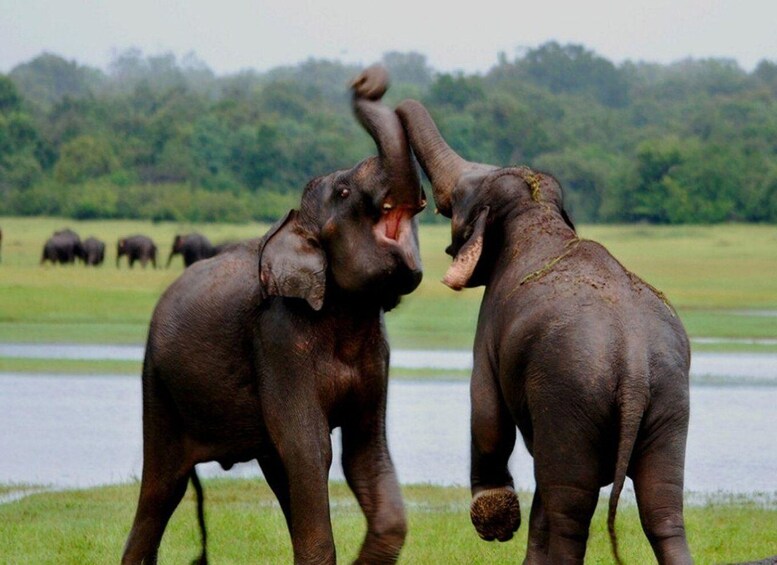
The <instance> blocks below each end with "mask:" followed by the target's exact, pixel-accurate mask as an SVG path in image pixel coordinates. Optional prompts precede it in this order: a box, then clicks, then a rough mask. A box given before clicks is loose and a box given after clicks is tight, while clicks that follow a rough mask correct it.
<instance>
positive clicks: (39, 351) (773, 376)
mask: <svg viewBox="0 0 777 565" xmlns="http://www.w3.org/2000/svg"><path fill="white" fill-rule="evenodd" d="M698 340H700V341H702V340H704V343H718V342H720V341H721V340H719V339H717V338H715V339H714V340H712V338H698ZM710 340H712V341H710ZM776 343H777V342H776ZM143 351H144V349H143V346H140V345H69V344H17V343H0V357H16V358H34V359H86V360H99V359H108V360H114V361H142V360H143ZM391 366H392V367H395V368H403V369H428V368H431V369H439V370H461V369H471V368H472V353H471V352H470V351H462V350H403V349H395V350H393V351H392V352H391ZM691 375H692V376H693V377H739V378H742V379H750V380H765V379H766V380H774V381H775V384H777V354H774V353H760V354H752V353H706V352H699V353H694V354H693V356H692V361H691Z"/></svg>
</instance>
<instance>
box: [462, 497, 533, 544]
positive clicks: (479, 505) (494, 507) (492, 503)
mask: <svg viewBox="0 0 777 565" xmlns="http://www.w3.org/2000/svg"><path fill="white" fill-rule="evenodd" d="M469 515H470V518H471V519H472V524H473V525H474V526H475V529H476V530H477V532H478V535H479V536H480V537H481V538H483V539H484V540H486V541H493V540H495V539H497V540H499V541H507V540H509V539H511V538H512V537H513V532H515V531H516V530H517V529H518V526H520V525H521V506H520V504H519V503H518V496H516V494H515V491H514V490H513V489H512V488H510V487H501V488H494V489H488V490H484V491H481V492H479V493H477V494H476V495H475V496H474V497H473V498H472V503H471V504H470V507H469Z"/></svg>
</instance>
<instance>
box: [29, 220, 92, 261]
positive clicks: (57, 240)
mask: <svg viewBox="0 0 777 565" xmlns="http://www.w3.org/2000/svg"><path fill="white" fill-rule="evenodd" d="M83 257H84V247H83V243H81V238H80V237H79V236H78V234H77V233H76V232H74V231H73V230H71V229H70V228H65V229H62V230H58V231H55V232H54V235H52V236H51V237H50V238H49V239H48V240H46V243H45V244H44V245H43V254H42V255H41V258H40V264H41V265H43V264H44V263H45V262H46V261H51V263H52V264H56V263H62V264H63V265H65V264H68V263H75V262H76V259H79V258H81V259H83Z"/></svg>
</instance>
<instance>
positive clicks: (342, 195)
mask: <svg viewBox="0 0 777 565" xmlns="http://www.w3.org/2000/svg"><path fill="white" fill-rule="evenodd" d="M350 194H351V190H350V189H349V188H346V187H343V188H341V189H339V190H338V191H337V195H338V196H339V197H340V198H348V196H350Z"/></svg>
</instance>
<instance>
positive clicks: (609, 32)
mask: <svg viewBox="0 0 777 565" xmlns="http://www.w3.org/2000/svg"><path fill="white" fill-rule="evenodd" d="M550 40H556V41H558V42H559V43H562V44H566V43H577V44H582V45H584V46H585V47H586V48H588V49H591V50H593V51H595V52H596V53H597V54H599V55H601V56H603V57H606V58H607V59H609V60H610V61H612V62H614V63H616V64H618V63H621V62H623V61H624V60H627V59H630V60H632V61H650V62H658V63H670V62H673V61H677V60H680V59H683V58H686V57H694V58H705V57H725V58H731V59H736V60H737V61H738V62H739V64H740V65H741V66H742V67H743V68H745V69H746V70H752V69H753V68H754V67H755V65H756V64H757V63H758V62H759V61H760V60H762V59H768V60H771V61H777V1H775V0H610V1H608V0H565V1H559V0H532V1H531V2H527V1H525V0H458V1H456V0H453V1H452V0H444V1H441V0H435V1H433V2H428V1H425V0H393V1H391V2H380V3H378V2H369V1H367V0H362V1H356V0H253V1H251V0H0V72H8V71H10V70H11V69H12V68H13V67H14V66H15V65H17V64H19V63H23V62H26V61H29V60H30V59H32V58H33V57H35V56H36V55H38V54H40V53H41V52H43V51H49V52H52V53H55V54H58V55H61V56H63V57H65V58H67V59H75V60H76V61H78V62H79V63H81V64H88V65H91V66H97V67H100V68H106V66H107V64H108V63H109V62H110V60H111V59H112V56H113V54H114V53H116V52H117V51H123V50H125V49H128V48H131V47H137V48H140V49H141V50H142V51H143V52H144V54H146V55H156V54H159V53H163V52H173V53H175V54H176V55H178V56H183V55H185V54H186V53H189V52H194V53H196V55H197V56H198V57H199V58H200V59H201V60H203V61H204V62H205V63H206V64H207V65H208V66H209V67H210V68H211V69H213V70H214V71H215V72H216V73H218V74H225V73H232V72H236V71H239V70H241V69H246V68H253V69H256V70H259V71H264V70H267V69H270V68H272V67H276V66H278V65H284V64H291V65H293V64H296V63H298V62H300V61H304V60H305V59H307V58H309V57H315V58H326V59H339V60H341V61H343V62H348V63H360V64H369V63H372V62H374V61H376V60H378V59H380V57H381V55H382V54H383V53H384V52H386V51H402V52H407V51H417V52H420V53H423V54H424V55H426V56H427V59H428V62H429V64H430V65H431V66H432V67H433V68H434V69H436V70H438V71H454V70H463V71H465V72H468V73H470V72H485V71H487V70H488V69H489V68H490V67H491V66H492V65H493V64H495V63H496V60H497V54H498V53H499V52H500V51H504V52H505V53H506V54H507V56H508V58H510V59H512V58H513V57H514V56H515V55H516V54H518V53H520V52H521V49H523V48H526V47H530V48H533V47H537V46H539V45H541V44H542V43H544V42H546V41H550Z"/></svg>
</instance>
